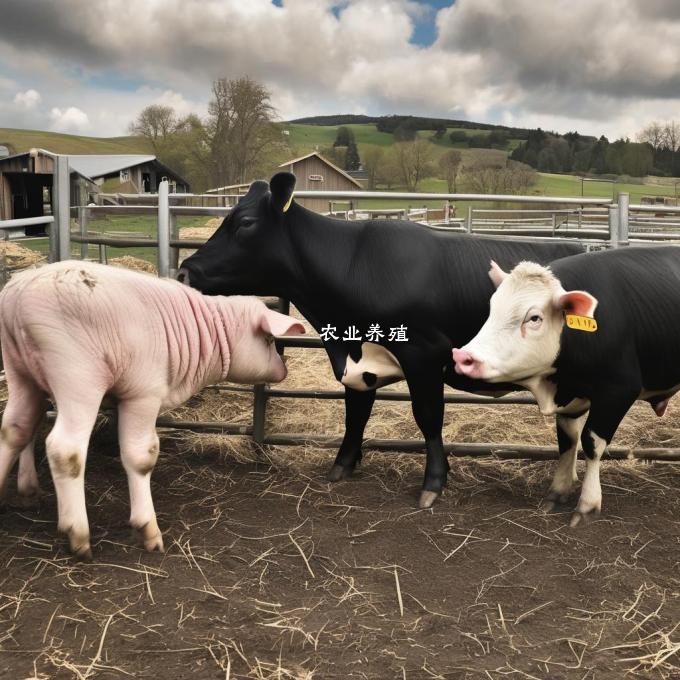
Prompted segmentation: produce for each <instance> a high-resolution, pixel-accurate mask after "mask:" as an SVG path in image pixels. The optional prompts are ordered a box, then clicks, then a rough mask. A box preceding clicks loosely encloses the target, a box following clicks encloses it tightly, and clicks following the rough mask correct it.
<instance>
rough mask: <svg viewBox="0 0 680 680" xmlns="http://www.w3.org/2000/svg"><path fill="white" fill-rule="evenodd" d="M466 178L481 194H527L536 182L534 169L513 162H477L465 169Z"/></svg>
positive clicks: (472, 187) (471, 186)
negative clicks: (503, 163)
mask: <svg viewBox="0 0 680 680" xmlns="http://www.w3.org/2000/svg"><path fill="white" fill-rule="evenodd" d="M465 177H466V180H467V182H468V184H469V186H470V188H471V189H472V190H473V191H474V192H475V193H479V194H525V193H526V192H527V190H528V189H529V187H530V186H532V185H533V184H535V182H536V172H535V170H534V169H533V168H530V167H529V166H528V165H526V164H525V163H519V162H517V161H511V160H508V161H507V163H506V164H505V165H502V164H500V163H488V162H484V161H481V160H480V161H476V162H475V163H472V164H471V165H467V166H466V167H465Z"/></svg>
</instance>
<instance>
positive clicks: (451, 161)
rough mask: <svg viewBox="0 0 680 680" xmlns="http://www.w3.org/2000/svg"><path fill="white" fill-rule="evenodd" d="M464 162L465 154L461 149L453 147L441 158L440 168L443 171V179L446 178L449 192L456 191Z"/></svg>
mask: <svg viewBox="0 0 680 680" xmlns="http://www.w3.org/2000/svg"><path fill="white" fill-rule="evenodd" d="M462 163H463V154H462V153H461V152H460V151H456V150H455V149H451V150H449V151H447V152H446V153H445V154H444V155H443V156H442V157H441V158H440V159H439V168H440V169H441V171H442V174H443V179H445V180H446V186H447V188H448V191H449V193H454V194H455V193H456V191H458V189H457V188H456V180H457V178H458V174H459V173H460V169H461V165H462Z"/></svg>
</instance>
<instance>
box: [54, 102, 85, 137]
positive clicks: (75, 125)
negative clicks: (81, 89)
mask: <svg viewBox="0 0 680 680" xmlns="http://www.w3.org/2000/svg"><path fill="white" fill-rule="evenodd" d="M50 119H51V121H52V124H51V126H50V130H52V131H53V132H87V131H88V130H89V128H90V119H89V118H88V117H87V114H86V113H85V112H84V111H81V110H80V109H79V108H77V107H76V106H69V107H68V108H67V109H59V108H57V107H55V108H53V109H52V110H51V111H50Z"/></svg>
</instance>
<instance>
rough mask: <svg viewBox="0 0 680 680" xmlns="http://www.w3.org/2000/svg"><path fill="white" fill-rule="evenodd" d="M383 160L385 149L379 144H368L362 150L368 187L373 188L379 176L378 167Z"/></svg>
mask: <svg viewBox="0 0 680 680" xmlns="http://www.w3.org/2000/svg"><path fill="white" fill-rule="evenodd" d="M384 161H385V151H384V150H383V148H382V147H381V146H374V145H372V146H369V147H366V149H365V151H364V168H365V170H366V172H367V173H368V188H369V189H375V187H376V184H377V183H378V178H379V176H380V168H381V166H382V164H383V163H384Z"/></svg>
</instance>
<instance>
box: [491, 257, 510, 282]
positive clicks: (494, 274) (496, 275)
mask: <svg viewBox="0 0 680 680" xmlns="http://www.w3.org/2000/svg"><path fill="white" fill-rule="evenodd" d="M507 275H508V273H507V272H504V271H503V270H502V269H501V268H500V267H499V266H498V265H497V264H496V263H495V262H494V261H493V260H491V269H489V278H490V279H491V280H492V281H493V285H494V286H496V288H498V286H500V285H501V283H503V280H504V279H505V278H506V277H507Z"/></svg>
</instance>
